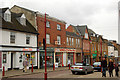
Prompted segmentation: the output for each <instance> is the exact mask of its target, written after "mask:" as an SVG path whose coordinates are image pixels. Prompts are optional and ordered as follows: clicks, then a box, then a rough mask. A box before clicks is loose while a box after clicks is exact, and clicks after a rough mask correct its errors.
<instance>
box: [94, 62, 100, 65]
mask: <svg viewBox="0 0 120 80" xmlns="http://www.w3.org/2000/svg"><path fill="white" fill-rule="evenodd" d="M93 65H101V62H95V63H94V64H93Z"/></svg>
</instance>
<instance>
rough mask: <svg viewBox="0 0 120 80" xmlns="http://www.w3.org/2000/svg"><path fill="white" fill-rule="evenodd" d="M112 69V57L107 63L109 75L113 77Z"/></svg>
mask: <svg viewBox="0 0 120 80" xmlns="http://www.w3.org/2000/svg"><path fill="white" fill-rule="evenodd" d="M113 69H114V65H113V61H112V59H110V62H109V64H108V70H109V76H110V77H111V76H112V77H113Z"/></svg>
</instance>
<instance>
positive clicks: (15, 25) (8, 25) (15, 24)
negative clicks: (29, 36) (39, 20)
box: [0, 13, 38, 34]
mask: <svg viewBox="0 0 120 80" xmlns="http://www.w3.org/2000/svg"><path fill="white" fill-rule="evenodd" d="M11 14H12V16H11V22H7V21H5V20H4V19H3V18H2V17H1V16H0V22H2V24H1V26H0V28H2V29H9V30H15V31H20V32H26V33H33V34H38V32H37V31H36V29H35V28H34V27H33V26H32V25H31V24H30V23H29V22H28V20H27V19H26V26H24V25H22V24H21V23H20V22H19V21H18V20H17V19H16V16H19V15H20V14H15V13H14V14H13V13H11Z"/></svg>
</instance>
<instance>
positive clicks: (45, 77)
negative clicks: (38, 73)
mask: <svg viewBox="0 0 120 80" xmlns="http://www.w3.org/2000/svg"><path fill="white" fill-rule="evenodd" d="M46 55H47V54H46V13H45V73H44V79H45V80H47V65H46Z"/></svg>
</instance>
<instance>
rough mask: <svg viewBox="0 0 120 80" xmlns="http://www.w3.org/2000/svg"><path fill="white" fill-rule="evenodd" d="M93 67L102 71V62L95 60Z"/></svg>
mask: <svg viewBox="0 0 120 80" xmlns="http://www.w3.org/2000/svg"><path fill="white" fill-rule="evenodd" d="M93 67H94V70H98V71H101V62H94V63H93Z"/></svg>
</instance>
